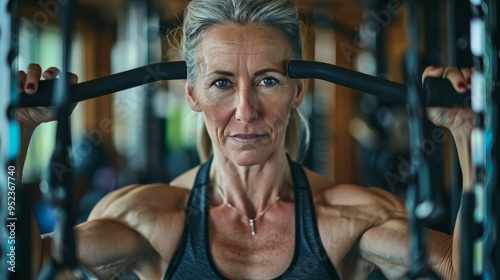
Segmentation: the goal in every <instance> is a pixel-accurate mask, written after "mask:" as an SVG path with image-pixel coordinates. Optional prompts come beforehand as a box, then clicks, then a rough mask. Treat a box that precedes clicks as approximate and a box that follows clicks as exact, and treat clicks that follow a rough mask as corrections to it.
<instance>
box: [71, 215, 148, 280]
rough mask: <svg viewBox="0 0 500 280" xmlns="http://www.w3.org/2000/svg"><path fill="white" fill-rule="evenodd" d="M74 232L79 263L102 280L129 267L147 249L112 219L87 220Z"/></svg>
mask: <svg viewBox="0 0 500 280" xmlns="http://www.w3.org/2000/svg"><path fill="white" fill-rule="evenodd" d="M75 232H76V238H77V251H78V258H79V260H80V261H81V262H82V263H83V264H85V265H86V266H88V267H89V268H91V269H92V270H94V271H96V272H97V273H98V274H99V275H100V276H101V277H102V278H105V279H108V278H112V277H114V276H116V275H118V274H119V273H120V272H121V271H122V270H123V269H125V268H126V267H128V266H132V265H133V264H134V263H135V262H136V261H137V260H138V259H139V258H141V256H143V255H144V254H145V253H146V250H147V248H149V246H148V242H147V241H146V240H145V239H144V237H142V236H141V235H140V234H139V233H137V232H136V231H134V230H132V229H130V228H129V227H127V226H125V225H123V224H122V223H120V222H117V221H114V220H109V219H97V220H92V221H88V222H85V223H83V224H80V225H78V226H77V227H76V228H75Z"/></svg>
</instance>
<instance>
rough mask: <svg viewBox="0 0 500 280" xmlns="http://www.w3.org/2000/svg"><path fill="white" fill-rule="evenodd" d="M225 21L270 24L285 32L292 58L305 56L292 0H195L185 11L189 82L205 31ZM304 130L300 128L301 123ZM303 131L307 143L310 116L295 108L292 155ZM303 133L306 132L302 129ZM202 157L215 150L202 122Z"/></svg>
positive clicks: (291, 123) (290, 140) (183, 43)
mask: <svg viewBox="0 0 500 280" xmlns="http://www.w3.org/2000/svg"><path fill="white" fill-rule="evenodd" d="M224 24H238V25H245V24H256V25H260V26H265V27H270V28H273V29H275V30H277V31H279V32H282V34H283V35H284V36H285V38H286V39H287V41H288V43H289V47H290V51H291V53H290V55H291V58H292V59H302V36H301V24H300V17H299V12H298V10H297V7H296V6H295V3H294V1H292V0H193V1H191V2H190V3H189V4H188V6H187V7H186V10H185V12H184V22H183V27H182V39H181V54H182V58H183V59H184V60H185V61H186V65H187V83H188V84H189V85H190V86H193V85H194V84H195V82H196V76H197V71H198V63H199V56H198V53H197V52H198V46H199V44H200V42H201V40H202V38H203V35H204V34H205V33H206V32H207V31H208V30H209V29H210V28H211V27H214V26H217V25H224ZM300 120H302V123H303V124H304V125H305V130H304V129H302V130H301V129H300V123H301V121H300ZM301 131H303V132H304V131H305V133H306V134H305V138H306V140H305V141H306V146H307V144H308V142H309V129H308V127H307V120H305V117H304V116H303V115H302V114H301V113H300V111H298V110H295V109H293V110H292V112H291V114H290V120H289V123H288V127H287V132H286V140H285V147H286V149H287V152H289V153H290V156H291V157H292V158H294V159H296V158H297V153H298V149H299V147H300V146H301V145H300V142H301V141H300V138H301V137H300V134H301ZM302 134H303V133H302ZM198 153H199V155H200V158H201V160H202V161H205V160H207V159H208V158H209V157H210V156H211V154H212V143H211V140H210V137H209V135H208V132H207V131H206V128H205V126H204V125H203V127H202V131H201V137H200V139H199V143H198Z"/></svg>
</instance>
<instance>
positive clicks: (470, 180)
mask: <svg viewBox="0 0 500 280" xmlns="http://www.w3.org/2000/svg"><path fill="white" fill-rule="evenodd" d="M452 134H453V138H454V139H455V143H456V147H457V152H458V157H459V161H460V167H461V170H462V181H463V186H462V192H463V194H466V193H470V192H472V191H473V186H474V176H473V166H472V160H471V148H470V147H471V141H470V138H471V137H470V131H469V130H467V131H459V132H457V131H453V130H452ZM461 216H462V206H460V209H459V211H458V214H457V218H456V222H455V228H454V232H453V254H452V257H453V268H454V270H455V272H456V273H457V274H458V275H460V269H459V268H460V240H461V239H460V228H461V221H460V220H461Z"/></svg>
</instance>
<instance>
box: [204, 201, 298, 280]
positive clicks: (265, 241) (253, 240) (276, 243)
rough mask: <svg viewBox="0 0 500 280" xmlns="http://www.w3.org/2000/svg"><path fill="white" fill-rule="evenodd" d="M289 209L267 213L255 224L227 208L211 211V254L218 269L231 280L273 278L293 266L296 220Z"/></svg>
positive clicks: (278, 208)
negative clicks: (252, 229) (252, 231)
mask: <svg viewBox="0 0 500 280" xmlns="http://www.w3.org/2000/svg"><path fill="white" fill-rule="evenodd" d="M285 209H286V206H283V205H281V207H277V209H276V211H271V212H270V213H266V215H264V216H263V217H262V218H261V219H259V220H257V221H256V222H255V224H254V229H255V232H256V234H255V235H252V234H251V226H250V224H249V223H248V220H247V219H246V218H244V217H241V216H240V215H238V214H236V213H232V212H228V211H227V209H224V208H215V209H212V211H211V213H210V222H209V239H210V252H211V255H212V259H213V262H214V265H215V266H216V269H217V270H219V271H220V272H221V273H222V274H224V275H225V276H226V277H228V278H230V279H235V278H246V279H263V278H266V279H272V278H275V277H278V276H280V275H281V274H283V273H284V272H285V271H286V270H287V269H288V268H289V266H290V264H291V262H292V260H293V257H294V252H295V220H294V215H293V212H288V211H284V210H285ZM290 210H293V209H290Z"/></svg>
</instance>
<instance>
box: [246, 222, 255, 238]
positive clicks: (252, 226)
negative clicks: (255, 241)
mask: <svg viewBox="0 0 500 280" xmlns="http://www.w3.org/2000/svg"><path fill="white" fill-rule="evenodd" d="M248 223H249V224H250V230H251V231H252V235H255V234H256V232H255V221H254V220H253V219H248Z"/></svg>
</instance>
